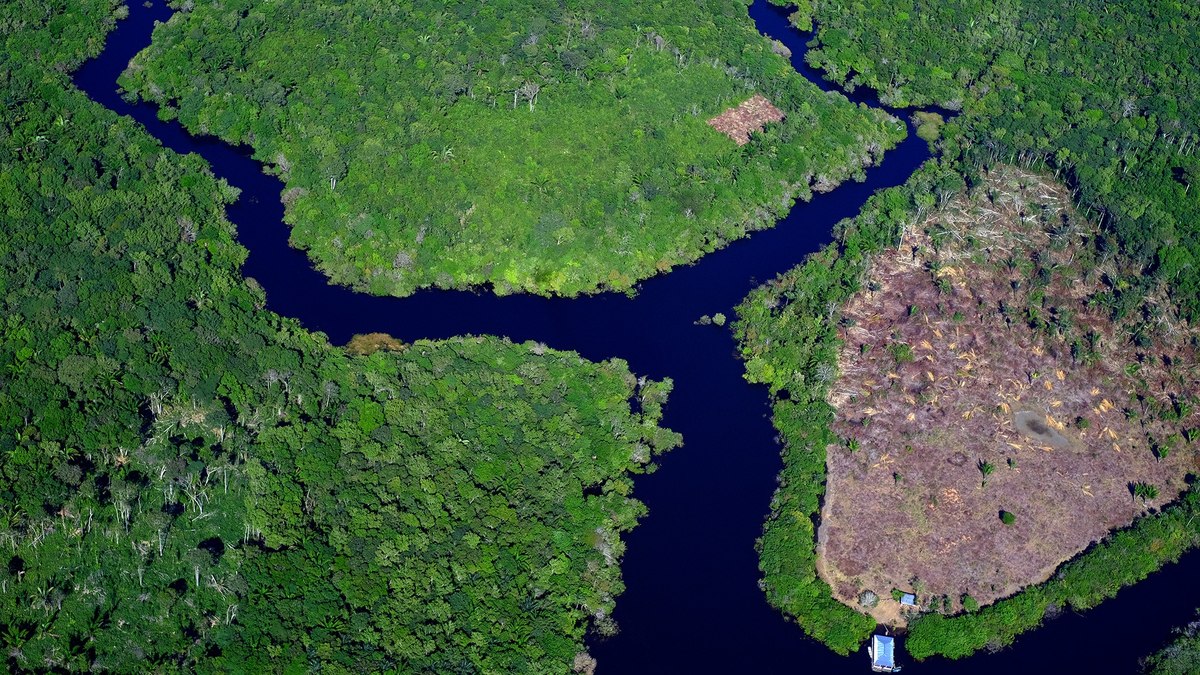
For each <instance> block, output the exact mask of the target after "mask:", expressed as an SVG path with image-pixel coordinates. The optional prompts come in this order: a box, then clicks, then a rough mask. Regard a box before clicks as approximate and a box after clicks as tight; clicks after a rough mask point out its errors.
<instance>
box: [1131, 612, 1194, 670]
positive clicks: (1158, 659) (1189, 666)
mask: <svg viewBox="0 0 1200 675" xmlns="http://www.w3.org/2000/svg"><path fill="white" fill-rule="evenodd" d="M1177 633H1178V636H1177V637H1176V638H1175V640H1174V641H1173V642H1172V643H1171V644H1169V645H1167V646H1166V647H1164V648H1162V649H1161V650H1159V651H1157V652H1155V653H1154V654H1151V655H1150V656H1148V657H1146V658H1145V659H1144V660H1143V661H1142V668H1143V672H1145V673H1149V674H1150V675H1194V673H1195V672H1196V670H1197V669H1198V668H1200V621H1193V622H1192V623H1190V624H1188V625H1187V626H1185V627H1183V628H1181V629H1179V630H1178V631H1177Z"/></svg>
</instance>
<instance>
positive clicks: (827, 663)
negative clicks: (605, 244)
mask: <svg viewBox="0 0 1200 675" xmlns="http://www.w3.org/2000/svg"><path fill="white" fill-rule="evenodd" d="M681 1H685V0H681ZM129 9H130V13H129V17H128V18H127V19H125V20H122V21H120V22H118V24H117V27H116V29H115V30H114V31H113V32H112V33H110V35H109V36H108V39H107V43H106V46H105V49H104V51H103V52H102V53H101V54H100V55H99V56H98V57H97V58H95V59H93V60H91V61H89V62H88V63H86V64H84V66H83V67H82V68H80V70H79V71H78V72H77V73H76V75H75V82H76V84H77V85H78V86H79V88H80V89H82V90H83V91H84V92H86V93H87V94H88V95H89V96H90V97H91V98H92V99H93V100H95V101H96V102H98V103H100V104H101V105H104V106H105V107H107V108H109V109H111V110H113V111H115V112H117V113H118V114H122V115H128V116H130V117H133V118H134V119H136V120H137V121H138V122H140V123H141V124H142V125H143V126H145V128H146V129H147V130H148V131H149V132H150V133H151V134H152V135H154V136H155V137H156V138H158V139H159V141H161V142H162V144H163V145H165V146H166V147H168V148H170V149H172V150H174V151H176V152H179V153H185V154H186V153H196V154H199V155H200V156H201V157H203V158H204V159H205V160H206V161H207V162H208V163H209V165H210V166H211V167H212V171H213V172H214V173H215V174H216V175H217V176H219V177H221V178H224V179H225V180H226V181H228V182H229V183H230V184H231V185H233V186H235V187H237V188H238V189H240V190H241V197H240V199H239V200H238V201H237V202H236V203H234V204H232V205H230V206H229V208H228V217H229V219H230V221H232V222H233V223H234V224H235V225H236V226H237V233H238V240H239V241H240V242H241V244H242V245H243V246H245V247H246V248H247V249H248V250H249V258H248V260H247V261H246V264H245V267H244V270H243V271H244V274H245V275H246V276H247V277H252V278H254V279H255V280H257V281H258V283H259V284H261V285H262V287H263V288H264V289H265V291H266V294H267V306H268V309H270V310H271V311H274V312H277V313H279V314H281V315H284V316H289V317H294V318H296V319H297V320H298V321H300V323H302V324H303V325H304V326H305V327H306V328H308V329H309V330H313V331H321V332H323V333H325V334H326V335H327V336H328V337H329V340H330V341H331V342H332V343H334V344H343V343H345V342H346V341H347V340H348V339H349V338H350V336H351V335H353V334H355V333H368V332H377V331H381V332H387V333H390V334H392V335H394V336H396V337H397V338H399V339H401V340H404V341H413V340H416V339H420V338H429V339H438V338H447V337H451V336H455V335H464V334H475V335H484V334H487V335H501V336H506V337H508V338H511V339H513V340H515V341H524V340H537V341H540V342H544V343H546V344H547V345H549V346H551V347H554V348H557V349H568V350H574V351H576V352H578V353H579V354H581V355H582V356H584V357H585V358H588V359H593V360H603V359H608V358H613V357H619V358H622V359H625V360H626V361H628V362H629V364H630V367H631V368H632V370H633V371H634V372H636V373H638V374H640V375H647V376H649V377H652V378H656V379H657V378H665V377H669V378H672V379H673V380H674V382H675V389H674V392H673V393H672V395H671V398H670V401H669V404H668V406H667V409H666V415H665V417H664V419H663V423H664V424H665V425H666V426H668V427H670V428H672V429H674V430H676V431H678V432H680V433H682V434H683V436H684V441H685V445H684V446H683V447H681V448H678V449H676V450H674V451H672V452H671V453H669V454H668V455H667V456H664V457H663V458H662V459H661V461H660V468H659V470H658V471H657V472H656V473H654V474H650V475H646V476H641V477H638V478H637V480H636V489H635V493H634V494H635V496H636V497H637V498H638V499H641V500H642V501H643V502H645V503H646V505H647V506H648V507H649V510H650V515H649V516H648V517H646V518H645V519H644V520H643V521H642V523H641V524H640V526H639V527H638V528H637V529H636V530H634V531H633V532H632V533H629V534H628V535H627V536H626V541H627V544H628V547H627V552H626V555H625V557H624V560H623V562H622V569H623V572H624V577H625V581H626V585H627V589H626V591H625V593H624V594H622V595H621V596H620V597H619V598H618V600H617V609H616V612H615V614H614V618H615V619H616V620H617V622H618V624H619V625H620V627H621V632H620V633H619V634H618V635H617V636H615V637H613V638H609V639H605V640H598V639H597V640H593V641H592V644H591V645H590V651H591V652H592V654H593V655H594V656H596V657H597V659H598V661H599V664H600V667H599V672H600V673H601V674H602V675H619V674H627V673H654V674H662V673H730V674H734V673H801V672H810V673H834V672H857V673H862V672H869V668H868V659H867V656H866V652H865V650H864V651H862V652H860V653H859V654H855V655H851V656H850V657H839V656H837V655H835V654H833V653H832V652H830V651H829V650H828V649H826V648H825V647H824V646H822V645H820V644H818V643H816V642H815V641H813V640H811V639H809V638H807V637H805V635H804V634H803V633H802V632H801V630H800V629H799V628H798V627H796V626H795V625H794V624H791V623H789V622H788V621H786V620H785V619H784V618H783V616H782V615H781V614H780V613H779V612H778V611H776V610H775V609H773V608H771V607H770V606H769V605H768V604H767V602H766V599H765V596H764V595H763V593H762V592H761V591H760V590H759V588H758V581H759V578H760V574H759V571H758V562H757V556H756V553H755V551H754V541H755V539H756V538H757V537H758V536H759V534H760V533H761V531H762V524H763V520H764V518H765V516H766V515H767V513H768V510H769V502H770V499H771V494H772V492H773V491H774V489H775V476H776V474H778V473H779V470H780V469H781V468H782V461H781V459H780V455H779V451H780V448H779V445H778V442H777V440H776V438H775V431H774V429H773V428H772V426H771V422H770V417H769V415H770V407H769V397H768V394H767V391H766V389H765V388H763V387H760V386H752V385H750V384H747V383H746V382H745V380H743V379H742V363H741V362H740V361H739V360H738V358H737V354H736V348H735V345H734V341H733V338H732V335H731V334H730V331H729V330H728V328H725V329H722V328H718V327H715V326H697V325H695V324H694V321H695V320H696V319H697V318H698V317H700V316H701V315H703V314H710V315H711V314H714V313H716V312H724V313H725V314H727V315H730V316H732V309H733V307H734V306H735V305H736V304H737V303H738V302H739V301H740V300H741V299H742V298H743V297H745V295H746V294H747V293H748V292H749V291H750V290H751V289H752V288H754V287H755V286H756V285H758V284H760V283H762V282H764V281H767V280H769V279H771V278H773V277H774V276H776V275H777V274H779V273H781V272H784V271H786V270H788V269H789V268H791V267H793V266H795V265H796V264H798V263H800V262H801V261H802V260H803V259H804V257H805V256H806V255H807V254H809V253H812V252H814V251H816V250H818V249H819V248H820V247H821V246H823V245H825V244H826V243H828V242H829V241H830V238H831V232H832V228H833V225H834V224H835V223H837V222H838V221H839V220H841V219H843V218H847V217H851V216H853V215H855V214H856V213H857V212H858V211H859V209H860V207H861V206H862V205H863V203H864V202H865V200H866V199H867V197H869V196H870V195H871V194H872V193H874V192H875V191H877V190H879V189H881V188H886V187H890V186H894V185H900V184H902V183H903V182H904V181H905V180H907V178H908V177H909V175H911V174H912V172H913V171H915V170H916V169H917V167H919V166H920V165H921V163H922V162H924V161H925V160H926V159H928V158H929V151H928V149H927V147H926V145H925V143H924V142H923V141H921V140H919V139H918V138H917V137H916V134H915V133H912V128H911V125H910V128H909V131H910V133H909V136H908V138H907V140H905V141H904V142H903V143H901V144H900V145H899V146H897V147H896V148H894V149H893V150H891V151H890V152H888V153H887V155H886V156H885V158H884V161H883V162H882V163H881V165H880V166H877V167H874V168H871V169H868V170H867V171H866V181H865V182H862V183H854V182H851V183H847V184H845V185H842V186H841V187H839V188H837V189H836V190H834V191H832V192H830V193H827V194H822V195H817V196H815V197H814V199H813V201H811V202H807V203H799V204H797V205H796V206H795V207H794V208H793V209H792V210H791V212H790V213H789V214H788V215H787V217H785V218H783V219H782V220H780V221H779V222H778V223H777V224H776V226H775V227H774V228H772V229H770V230H765V231H762V232H757V233H755V234H753V235H752V236H750V237H748V238H746V239H742V240H740V241H737V242H734V243H732V244H730V245H729V246H728V247H726V248H724V249H722V250H720V251H717V252H715V253H712V254H709V255H707V256H705V257H704V258H702V259H701V260H700V261H699V262H697V263H696V264H695V265H692V266H689V267H684V268H680V269H677V270H676V271H673V272H671V273H669V274H667V275H661V276H658V277H655V278H652V279H649V280H647V281H645V282H644V283H642V284H641V285H640V286H639V288H638V292H637V294H636V295H635V296H633V297H628V296H625V295H622V294H615V293H606V294H600V295H594V296H586V297H581V298H575V299H547V298H540V297H533V296H527V295H515V296H507V297H497V296H495V295H492V294H490V293H486V292H479V293H474V292H467V291H443V290H426V291H421V292H418V293H416V294H415V295H412V296H410V297H407V298H385V297H376V296H371V295H366V294H362V293H356V292H354V291H351V290H349V289H347V288H344V287H340V286H332V285H330V284H328V283H327V280H326V278H325V277H324V276H323V275H322V274H320V273H319V272H317V271H316V270H315V269H314V268H313V267H312V266H311V264H310V262H309V260H308V259H307V257H306V256H305V254H304V253H303V252H300V251H297V250H295V249H293V248H291V247H289V246H288V233H289V230H288V227H287V225H286V224H285V223H284V222H283V206H282V204H281V202H280V194H281V192H282V191H283V184H282V183H281V182H280V181H279V180H278V179H277V178H275V177H273V176H269V175H267V174H265V173H263V171H262V166H261V165H260V164H258V163H257V162H256V161H254V160H253V159H252V157H251V152H250V149H249V148H246V147H235V146H231V145H228V144H226V143H224V142H222V141H220V140H217V139H215V138H211V137H197V136H192V135H190V134H189V133H188V132H186V131H185V130H184V129H183V128H182V127H181V126H180V125H179V124H178V123H176V122H163V121H161V120H159V119H158V116H157V110H156V108H155V107H154V106H152V105H150V104H146V103H131V102H129V101H127V100H125V99H124V98H122V96H120V95H119V93H118V91H117V87H116V80H117V77H118V75H119V74H120V73H121V71H122V70H124V68H125V66H126V64H127V63H128V62H129V60H130V59H131V58H132V57H133V56H134V55H135V54H136V53H137V52H139V51H141V50H142V49H144V48H145V47H146V46H148V45H149V43H150V37H151V31H152V30H153V26H154V23H155V22H156V21H165V20H166V19H167V18H169V17H170V15H171V13H172V10H171V9H170V8H168V7H166V6H165V4H164V2H163V0H154V1H153V2H152V3H146V4H143V3H142V2H141V1H140V0H131V2H130V3H129ZM750 15H751V17H752V18H753V20H754V21H755V22H756V24H757V26H758V28H759V30H760V31H762V32H763V33H764V34H766V35H768V36H769V37H772V38H774V39H778V40H780V41H781V42H783V43H784V44H785V45H787V46H788V47H789V48H790V49H791V50H792V63H793V65H794V66H795V67H796V69H797V71H799V72H800V73H801V74H802V75H804V76H805V77H806V78H808V79H809V80H810V81H812V82H814V83H815V84H816V85H817V86H819V87H821V88H822V89H823V90H825V91H835V90H834V89H833V87H832V85H830V84H829V83H828V82H826V81H824V80H822V79H821V78H820V74H819V73H817V72H815V71H813V70H812V69H811V68H809V67H808V66H807V64H805V62H804V52H805V49H806V47H805V43H806V41H807V39H808V38H807V36H806V35H804V34H801V33H799V32H797V31H796V30H794V29H793V28H792V27H791V26H790V25H789V24H788V23H787V20H786V15H785V14H784V12H783V10H781V9H779V8H777V7H775V6H773V5H770V4H769V3H768V2H767V1H766V0H756V1H755V2H754V4H753V5H752V6H751V8H750ZM835 95H837V94H835ZM850 98H851V99H852V100H854V101H856V102H859V103H862V104H864V105H872V106H876V107H878V101H877V100H876V99H875V97H874V94H873V93H871V92H868V91H862V90H860V91H858V92H855V93H854V94H853V95H851V96H850ZM895 114H896V115H897V116H899V117H901V118H902V119H903V118H905V117H906V115H905V114H904V113H902V112H899V111H895ZM906 123H907V122H906ZM1198 568H1200V555H1198V554H1195V553H1193V554H1191V555H1189V556H1187V557H1185V558H1184V560H1183V562H1181V563H1180V564H1176V565H1171V566H1169V567H1167V568H1166V569H1164V570H1163V571H1161V572H1159V573H1158V574H1156V575H1154V576H1153V577H1151V578H1150V579H1148V580H1146V581H1145V582H1143V583H1142V584H1139V585H1138V586H1137V587H1136V588H1134V589H1132V590H1127V591H1125V592H1123V593H1121V594H1120V595H1119V596H1118V597H1117V598H1115V599H1114V600H1110V601H1109V602H1107V603H1104V604H1103V605H1101V606H1100V607H1099V608H1097V609H1095V610H1093V611H1091V612H1087V613H1085V614H1082V615H1076V614H1070V613H1069V614H1067V615H1065V616H1062V617H1059V618H1057V619H1055V620H1053V621H1050V622H1048V623H1047V625H1046V626H1045V627H1043V628H1042V629H1040V630H1038V631H1036V632H1034V633H1031V634H1029V635H1027V636H1025V637H1023V638H1021V639H1019V640H1018V641H1017V643H1016V644H1015V645H1014V646H1013V647H1011V648H1009V649H1006V650H1003V651H1001V652H999V653H997V654H981V655H978V656H975V657H972V658H970V659H967V660H963V661H958V662H950V661H944V660H938V659H933V660H930V661H926V662H923V663H912V662H911V661H910V660H907V659H903V656H901V659H902V663H904V665H906V666H907V670H909V671H910V672H914V673H940V672H974V673H980V672H988V673H990V672H997V673H999V672H1005V673H1010V674H1011V673H1014V672H1017V673H1040V672H1050V671H1053V672H1076V671H1084V670H1091V671H1093V672H1097V673H1114V672H1132V671H1134V669H1135V668H1136V661H1137V659H1138V658H1139V657H1141V656H1143V655H1145V654H1147V653H1149V652H1150V651H1153V650H1154V649H1156V648H1158V647H1159V646H1160V645H1161V644H1162V643H1164V642H1165V641H1166V640H1167V639H1168V638H1169V633H1170V628H1171V627H1172V626H1175V625H1181V624H1183V623H1186V622H1187V621H1189V620H1190V619H1191V618H1192V616H1193V610H1194V608H1196V607H1198V606H1200V587H1198V586H1197V584H1195V583H1194V582H1193V580H1192V576H1191V573H1192V572H1193V571H1195V570H1197V569H1198Z"/></svg>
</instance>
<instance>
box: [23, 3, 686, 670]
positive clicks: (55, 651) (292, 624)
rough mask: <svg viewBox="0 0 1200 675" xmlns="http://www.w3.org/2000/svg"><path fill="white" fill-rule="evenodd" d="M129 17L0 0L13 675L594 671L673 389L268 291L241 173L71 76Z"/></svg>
mask: <svg viewBox="0 0 1200 675" xmlns="http://www.w3.org/2000/svg"><path fill="white" fill-rule="evenodd" d="M123 11H124V7H123V6H122V5H121V4H120V3H119V2H116V1H114V0H55V1H54V2H52V3H50V4H49V5H47V4H46V3H45V2H40V1H38V2H35V1H33V0H18V2H15V3H7V4H4V5H0V23H2V24H4V25H6V26H9V27H10V28H12V29H13V30H12V31H11V32H9V33H8V34H6V35H5V37H4V41H3V51H2V52H0V81H2V82H3V91H4V92H5V95H6V97H7V99H8V103H9V105H6V106H4V107H0V211H2V212H3V213H5V214H6V218H5V227H4V228H3V232H0V288H3V289H4V293H3V294H0V295H2V297H3V303H4V308H5V313H4V319H3V320H2V321H0V323H3V330H2V331H0V362H2V363H4V364H5V368H4V370H3V374H2V375H0V382H2V383H3V386H2V387H0V430H2V431H3V433H2V434H0V476H2V477H3V478H4V480H3V482H2V483H0V551H3V557H2V558H0V648H2V650H0V662H2V663H3V664H4V665H5V669H6V671H12V672H23V671H58V670H62V671H66V670H72V671H91V670H125V669H128V668H130V667H131V664H140V667H144V668H145V669H149V670H157V671H164V672H174V671H178V670H182V671H193V670H195V671H201V672H228V671H231V670H232V671H246V670H248V671H256V672H267V671H273V670H297V671H298V670H308V669H320V670H323V671H326V672H338V673H342V672H344V673H349V672H361V671H362V670H374V671H391V670H405V671H408V670H411V671H418V672H458V671H472V670H476V671H481V672H535V673H567V672H570V671H571V670H572V668H573V667H575V666H578V665H580V664H582V665H583V666H587V665H588V664H589V663H591V662H592V660H591V657H589V656H588V655H587V653H586V652H585V651H584V649H585V646H584V637H585V634H586V633H587V632H588V631H589V630H592V629H594V630H598V631H600V632H605V631H612V630H614V629H615V626H614V624H613V622H612V619H611V615H612V610H613V607H614V605H615V598H616V597H617V596H618V595H619V594H620V593H621V591H622V589H623V585H622V580H621V575H620V565H619V562H620V560H621V557H622V554H623V551H624V543H623V542H622V539H621V535H622V534H623V533H624V532H626V531H628V530H629V529H630V528H632V527H634V526H635V525H636V523H637V521H638V520H639V518H641V517H642V516H643V515H644V513H645V507H644V505H642V504H641V503H640V502H638V501H637V500H636V499H634V498H632V497H631V492H632V488H633V482H632V476H633V475H634V474H638V473H642V472H646V471H650V470H653V468H654V464H653V462H654V459H655V457H656V456H657V455H658V454H659V453H661V452H664V451H666V450H668V449H670V448H672V447H675V446H676V445H678V444H679V440H680V439H679V436H678V434H676V433H674V432H672V431H670V430H668V429H665V428H663V427H661V426H660V425H659V421H660V420H661V417H662V407H663V405H664V404H665V402H666V400H667V398H668V395H669V392H670V389H671V386H672V385H671V382H670V381H669V380H664V381H646V380H640V379H639V378H638V377H636V376H635V375H634V374H633V373H631V372H630V371H629V368H628V364H626V363H625V362H624V361H621V360H619V359H614V360H610V361H605V362H601V363H594V362H589V361H586V360H584V359H583V358H581V357H580V356H579V355H578V354H575V353H573V352H564V351H558V350H553V349H549V348H547V347H546V346H545V345H541V344H538V343H533V342H529V343H525V344H514V343H512V342H510V341H508V340H505V339H499V338H483V337H469V336H468V337H460V338H455V339H449V340H441V341H436V342H434V341H425V340H420V341H417V342H415V343H413V344H409V345H402V344H400V343H398V342H397V341H395V340H393V339H391V338H390V337H388V336H385V335H381V334H375V335H368V336H363V337H361V338H360V339H358V340H356V341H355V342H354V345H353V346H352V347H350V348H349V349H342V348H337V347H332V346H330V345H329V343H328V341H327V339H326V338H325V336H324V335H323V334H321V333H314V332H310V331H307V330H305V329H304V328H302V327H301V326H300V324H299V323H298V322H297V321H295V320H293V319H289V318H285V317H280V316H278V315H275V314H272V313H270V312H267V311H265V310H264V306H265V298H264V297H263V294H262V290H261V288H258V287H257V285H256V284H253V283H252V282H250V281H249V280H246V279H244V278H243V277H242V275H241V265H242V263H243V261H244V260H245V257H246V251H245V249H244V248H242V247H241V246H240V245H239V244H238V243H237V242H236V240H235V232H234V227H233V225H232V224H231V223H230V222H229V221H228V220H227V219H226V218H225V213H224V208H225V206H226V205H227V204H228V203H230V202H231V201H232V200H233V198H234V196H235V193H236V191H235V190H234V189H233V188H231V187H230V186H229V185H228V184H227V183H225V182H224V181H223V180H219V179H217V178H215V177H214V176H213V174H212V172H211V171H210V169H209V167H208V166H207V165H206V164H205V163H204V162H203V161H202V160H201V159H200V158H199V157H197V156H195V155H187V156H180V155H177V154H175V153H173V152H170V151H168V150H165V149H164V148H163V147H162V146H161V144H159V142H158V141H156V140H155V139H154V138H152V137H151V136H149V135H148V134H147V133H146V131H145V130H144V129H143V128H141V127H140V126H139V125H138V124H137V123H135V122H134V121H132V120H130V119H128V118H126V117H123V116H119V115H116V114H114V113H113V112H111V111H109V110H107V109H105V108H103V107H102V106H100V105H99V104H97V103H95V102H94V101H91V100H89V99H88V98H87V96H85V95H84V94H83V93H82V92H80V91H79V90H78V89H76V88H75V87H74V86H73V84H72V82H71V80H70V78H69V75H68V74H69V73H70V72H71V71H73V70H75V69H76V68H77V67H78V66H79V64H80V63H81V62H82V61H83V60H84V59H85V58H87V57H89V56H94V55H96V54H98V53H99V52H100V50H101V49H102V48H103V45H104V36H105V35H106V34H107V33H108V32H109V31H110V30H112V28H113V26H114V25H115V21H114V19H115V18H118V17H121V16H124V14H123ZM351 352H357V353H358V354H359V355H357V356H356V355H353V354H352V353H351Z"/></svg>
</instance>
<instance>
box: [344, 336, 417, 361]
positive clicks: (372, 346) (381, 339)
mask: <svg viewBox="0 0 1200 675" xmlns="http://www.w3.org/2000/svg"><path fill="white" fill-rule="evenodd" d="M407 348H408V345H406V344H404V343H403V342H401V341H400V340H397V339H396V338H394V337H392V336H391V335H388V334H387V333H360V334H358V335H355V336H353V337H351V338H350V342H348V343H347V344H346V351H347V352H349V353H351V354H354V355H356V356H368V355H370V354H374V353H375V352H378V351H385V352H402V351H404V350H405V349H407Z"/></svg>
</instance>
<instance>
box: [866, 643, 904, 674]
mask: <svg viewBox="0 0 1200 675" xmlns="http://www.w3.org/2000/svg"><path fill="white" fill-rule="evenodd" d="M869 651H870V654H871V670H873V671H875V672H877V673H898V672H900V666H898V665H896V640H895V638H892V637H888V636H887V635H873V636H871V647H870V650H869Z"/></svg>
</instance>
